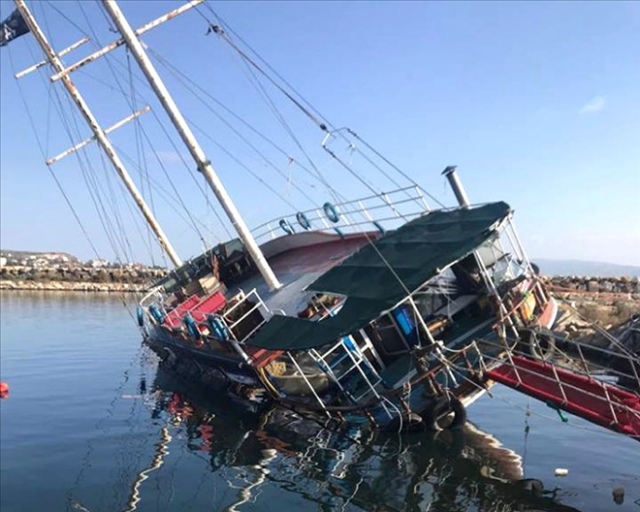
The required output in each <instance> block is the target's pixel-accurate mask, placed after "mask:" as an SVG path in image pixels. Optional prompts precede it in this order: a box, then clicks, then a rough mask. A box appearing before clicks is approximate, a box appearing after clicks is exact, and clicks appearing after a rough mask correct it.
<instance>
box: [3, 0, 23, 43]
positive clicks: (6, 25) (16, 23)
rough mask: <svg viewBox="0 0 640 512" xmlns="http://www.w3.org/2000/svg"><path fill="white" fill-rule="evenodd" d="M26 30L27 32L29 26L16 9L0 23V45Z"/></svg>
mask: <svg viewBox="0 0 640 512" xmlns="http://www.w3.org/2000/svg"><path fill="white" fill-rule="evenodd" d="M27 32H29V27H28V26H27V24H26V23H25V21H24V18H23V17H22V14H20V11H18V9H16V10H15V11H13V12H12V13H11V15H10V16H9V17H8V18H7V19H6V20H4V21H3V22H2V23H0V46H4V45H6V44H7V43H9V42H10V41H13V40H14V39H16V38H17V37H20V36H22V35H24V34H26V33H27Z"/></svg>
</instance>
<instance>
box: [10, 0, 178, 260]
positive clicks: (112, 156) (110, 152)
mask: <svg viewBox="0 0 640 512" xmlns="http://www.w3.org/2000/svg"><path fill="white" fill-rule="evenodd" d="M15 3H16V7H17V8H18V11H20V14H21V15H22V17H23V19H24V21H25V22H26V24H27V26H28V27H29V30H30V31H31V33H32V34H33V35H34V37H35V38H36V41H37V42H38V44H39V45H40V47H41V48H42V50H43V51H44V53H45V54H46V56H47V58H48V60H49V62H50V63H51V65H52V66H53V68H54V69H55V70H56V72H58V73H61V72H62V71H64V65H63V64H62V61H61V60H60V58H59V57H58V55H57V54H56V52H55V51H54V50H53V48H52V47H51V45H50V44H49V41H47V38H46V37H45V35H44V33H43V32H42V30H41V29H40V26H39V25H38V23H37V22H36V20H35V19H34V17H33V15H32V14H31V11H30V10H29V8H28V7H27V5H26V4H25V2H24V0H15ZM61 79H62V83H63V84H64V86H65V88H66V89H67V92H68V93H69V96H71V99H72V100H73V101H74V103H75V104H76V105H77V106H78V109H80V112H81V113H82V115H83V117H84V118H85V120H86V121H87V124H88V125H89V127H90V128H91V131H93V134H94V135H95V138H96V140H97V141H98V144H100V146H101V147H102V149H103V150H104V152H105V153H106V155H107V157H108V158H109V160H110V161H111V163H112V164H113V166H114V167H115V169H116V171H117V173H118V175H119V176H120V178H121V179H122V181H123V182H124V184H125V186H126V187H127V189H128V190H129V192H130V193H131V195H132V196H133V199H134V200H135V202H136V204H137V205H138V208H139V209H140V211H141V212H142V214H143V215H144V217H145V219H146V220H147V222H148V223H149V225H150V226H151V229H152V230H153V232H154V233H155V235H156V237H157V238H158V241H159V242H160V246H161V247H162V249H163V250H164V251H165V252H166V253H167V256H169V258H170V259H171V262H172V263H173V264H174V265H175V266H176V267H179V266H180V265H182V261H181V260H180V257H179V256H178V253H176V251H175V250H174V248H173V246H172V245H171V243H170V242H169V240H168V239H167V237H166V235H165V234H164V231H163V230H162V228H161V227H160V224H158V221H157V220H156V219H155V217H154V216H153V212H152V211H151V209H150V208H149V206H148V205H147V203H145V201H144V198H143V197H142V195H141V194H140V192H139V191H138V188H137V187H136V185H135V183H134V182H133V180H132V179H131V176H129V173H128V172H127V169H126V168H125V166H124V164H123V163H122V161H121V160H120V157H119V156H118V154H117V153H116V151H115V149H114V147H113V145H112V144H111V141H110V140H109V138H108V137H107V135H106V133H105V131H104V130H103V129H102V128H101V127H100V125H99V124H98V121H97V120H96V118H95V116H94V115H93V113H92V112H91V110H90V109H89V106H88V105H87V103H86V101H85V100H84V98H83V97H82V95H81V94H80V92H79V91H78V89H77V88H76V86H75V84H74V83H73V82H72V80H71V78H70V76H69V75H68V74H63V75H62V77H61Z"/></svg>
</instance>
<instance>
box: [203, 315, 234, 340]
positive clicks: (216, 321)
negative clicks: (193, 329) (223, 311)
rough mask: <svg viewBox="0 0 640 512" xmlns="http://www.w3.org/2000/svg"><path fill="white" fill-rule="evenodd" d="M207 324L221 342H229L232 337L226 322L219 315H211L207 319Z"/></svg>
mask: <svg viewBox="0 0 640 512" xmlns="http://www.w3.org/2000/svg"><path fill="white" fill-rule="evenodd" d="M207 323H208V324H209V328H210V329H211V332H212V333H213V335H214V336H215V337H216V338H218V339H219V340H223V341H227V340H228V339H229V338H230V337H231V335H230V333H229V328H228V327H227V325H226V324H225V323H224V320H223V319H222V318H220V316H218V315H209V316H208V317H207Z"/></svg>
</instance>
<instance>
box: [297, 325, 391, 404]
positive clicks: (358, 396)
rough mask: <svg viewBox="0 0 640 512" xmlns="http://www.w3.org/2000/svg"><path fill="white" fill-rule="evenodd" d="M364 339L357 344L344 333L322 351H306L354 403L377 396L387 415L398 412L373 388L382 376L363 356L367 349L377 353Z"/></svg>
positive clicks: (373, 353)
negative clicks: (339, 338)
mask: <svg viewBox="0 0 640 512" xmlns="http://www.w3.org/2000/svg"><path fill="white" fill-rule="evenodd" d="M364 339H365V343H364V345H363V346H360V345H358V343H357V342H356V341H355V340H354V338H353V337H352V336H345V337H343V338H342V339H341V340H340V341H339V342H338V343H336V344H335V345H334V346H332V347H331V348H330V349H329V350H327V351H326V352H324V353H320V352H319V351H317V350H315V349H313V350H311V351H310V352H309V353H310V355H311V357H312V358H313V359H314V360H315V362H316V364H317V365H318V366H319V367H320V368H321V369H322V370H323V371H324V372H326V373H327V375H329V377H330V378H331V380H332V381H333V382H334V383H335V384H336V385H337V386H338V387H339V388H340V390H341V391H342V392H343V393H344V394H345V396H347V397H348V398H349V400H351V401H352V402H353V403H354V404H361V403H364V402H366V401H368V400H369V399H371V398H376V399H378V400H380V401H381V404H382V407H383V408H384V410H385V411H386V413H387V414H388V415H389V417H393V416H394V414H395V415H397V413H396V412H394V411H393V409H389V407H388V406H387V404H386V403H385V401H384V399H383V397H381V395H380V393H378V390H377V389H376V387H377V386H378V385H379V384H380V383H381V382H382V377H380V374H379V373H378V371H377V370H376V369H375V368H374V366H373V365H372V364H371V362H370V361H369V359H368V358H367V356H366V355H365V353H366V352H367V351H371V352H372V355H373V356H374V357H375V356H376V354H375V352H374V351H373V346H372V345H371V343H370V341H369V340H368V338H366V337H365V338H364ZM376 359H377V358H376Z"/></svg>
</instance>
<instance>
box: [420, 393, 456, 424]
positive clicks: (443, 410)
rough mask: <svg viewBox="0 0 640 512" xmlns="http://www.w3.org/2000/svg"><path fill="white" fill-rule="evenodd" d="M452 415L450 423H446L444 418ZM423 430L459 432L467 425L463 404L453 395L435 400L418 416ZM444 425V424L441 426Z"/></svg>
mask: <svg viewBox="0 0 640 512" xmlns="http://www.w3.org/2000/svg"><path fill="white" fill-rule="evenodd" d="M450 414H453V417H452V418H451V421H449V422H447V421H446V419H445V418H446V417H448V416H449V415H450ZM420 416H421V417H422V425H423V427H424V430H428V431H431V432H437V431H438V430H442V429H443V428H445V429H449V430H460V429H462V428H463V427H464V426H465V424H466V423H467V409H466V408H465V406H464V405H463V403H462V402H461V401H460V400H459V399H458V398H457V397H456V396H454V395H453V394H451V393H450V394H449V395H448V396H441V397H439V398H437V399H436V402H435V404H434V406H433V407H429V408H428V409H427V410H425V411H423V413H422V414H421V415H420ZM443 423H444V424H443Z"/></svg>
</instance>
